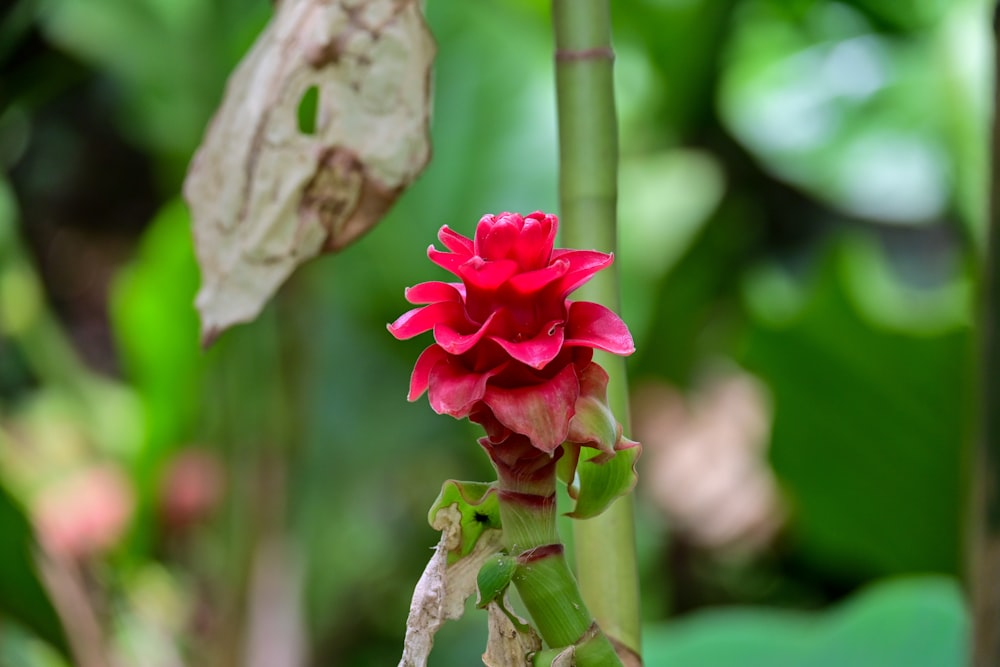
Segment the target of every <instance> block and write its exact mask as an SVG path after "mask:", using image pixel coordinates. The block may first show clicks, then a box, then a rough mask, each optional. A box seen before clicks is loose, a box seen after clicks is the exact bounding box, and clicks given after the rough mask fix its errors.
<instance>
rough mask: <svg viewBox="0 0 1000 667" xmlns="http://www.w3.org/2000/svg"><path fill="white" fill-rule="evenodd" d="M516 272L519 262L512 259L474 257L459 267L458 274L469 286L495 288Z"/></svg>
mask: <svg viewBox="0 0 1000 667" xmlns="http://www.w3.org/2000/svg"><path fill="white" fill-rule="evenodd" d="M515 273H517V262H515V261H513V260H510V259H501V260H499V261H495V262H488V261H485V260H483V259H481V258H479V257H473V258H472V259H470V260H469V261H467V262H465V263H464V264H462V266H461V267H459V269H458V275H459V276H460V277H461V278H462V280H463V281H464V282H465V284H466V285H467V286H470V287H478V288H479V289H483V290H495V289H496V288H498V287H499V286H500V285H502V284H504V283H505V282H506V281H507V280H508V279H509V278H510V277H511V276H512V275H514V274H515Z"/></svg>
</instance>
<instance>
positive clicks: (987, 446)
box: [970, 8, 1000, 667]
mask: <svg viewBox="0 0 1000 667" xmlns="http://www.w3.org/2000/svg"><path fill="white" fill-rule="evenodd" d="M996 11H997V13H996V14H995V15H994V19H993V33H994V36H995V37H996V38H997V39H1000V8H998V9H997V10H996ZM996 56H997V57H996V60H995V61H994V91H993V92H994V96H995V97H994V106H995V108H994V118H993V148H992V150H993V155H992V174H991V182H990V215H989V232H988V241H987V249H986V264H985V268H984V271H983V283H982V295H983V301H982V310H981V313H980V336H981V339H980V350H981V352H982V362H981V364H979V368H980V369H981V370H980V373H981V375H980V386H981V392H982V393H981V403H980V405H979V415H980V425H979V433H978V435H979V441H978V443H977V451H976V456H975V457H974V458H973V461H972V462H973V463H974V464H975V465H974V468H973V470H974V475H975V479H974V487H975V493H974V494H973V499H974V513H973V516H974V524H973V531H974V535H975V540H974V542H973V545H972V577H971V579H972V581H971V582H970V589H971V590H970V594H971V597H972V602H973V626H974V628H973V629H974V639H973V661H972V664H973V665H974V667H987V665H996V664H1000V663H998V661H1000V115H997V113H998V112H997V109H1000V83H998V80H1000V50H998V51H997V54H996Z"/></svg>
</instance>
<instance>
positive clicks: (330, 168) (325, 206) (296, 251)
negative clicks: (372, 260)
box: [184, 0, 435, 343]
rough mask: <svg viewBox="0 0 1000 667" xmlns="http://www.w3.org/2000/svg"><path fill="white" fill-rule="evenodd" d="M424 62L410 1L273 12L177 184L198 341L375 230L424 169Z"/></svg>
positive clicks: (331, 2)
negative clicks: (316, 260) (196, 287)
mask: <svg viewBox="0 0 1000 667" xmlns="http://www.w3.org/2000/svg"><path fill="white" fill-rule="evenodd" d="M434 52H435V45H434V41H433V39H432V38H431V35H430V32H429V31H428V29H427V26H426V23H425V22H424V18H423V14H422V11H421V7H420V3H419V2H417V0H285V1H284V2H281V3H279V4H278V7H277V10H276V13H275V16H274V18H273V19H272V21H271V23H270V24H268V26H267V28H266V29H265V30H264V32H263V33H262V34H261V36H260V37H259V38H258V40H257V42H256V43H255V44H254V46H253V48H252V49H251V50H250V52H249V53H248V54H247V55H246V57H245V58H244V59H243V61H242V62H241V63H240V64H239V66H238V67H237V68H236V70H235V71H234V72H233V74H232V76H231V77H230V79H229V83H228V85H227V87H226V95H225V98H224V99H223V101H222V105H221V107H220V108H219V110H218V111H217V112H216V115H215V118H213V120H212V123H211V125H210V127H209V129H208V131H207V132H206V135H205V138H204V141H203V143H202V145H201V147H200V148H199V149H198V152H197V154H196V155H195V157H194V160H193V161H192V163H191V167H190V170H189V172H188V176H187V179H186V181H185V183H184V194H185V197H186V199H187V201H188V203H189V205H190V207H191V211H192V215H193V218H194V235H195V241H196V245H197V254H198V261H199V264H200V266H201V271H202V285H201V290H200V291H199V293H198V297H197V302H196V303H197V306H198V310H199V311H200V313H201V319H202V336H203V340H204V341H205V342H206V343H208V342H211V340H212V339H213V338H214V337H215V336H216V335H218V334H219V333H221V332H222V331H223V330H224V329H226V328H227V327H229V326H231V325H232V324H235V323H237V322H245V321H248V320H251V319H253V318H254V317H256V315H257V314H258V313H259V312H260V310H261V308H262V307H263V305H264V304H265V303H266V302H267V300H268V298H270V296H271V295H272V294H273V293H274V292H275V290H277V288H278V287H279V286H280V285H281V283H282V282H284V280H285V279H286V278H288V276H289V275H290V274H291V273H292V271H293V270H294V269H295V268H296V267H297V266H298V265H299V264H301V263H303V262H305V261H307V260H308V259H310V258H312V257H314V256H315V255H317V254H318V253H320V252H322V251H324V250H338V249H340V248H343V247H344V246H346V245H347V244H349V243H350V242H352V241H353V240H355V239H356V238H357V237H358V236H360V235H361V234H363V233H364V232H365V231H367V230H368V229H370V228H371V227H372V226H373V225H375V223H377V222H378V220H379V219H380V218H381V217H382V216H383V214H384V213H385V212H386V211H387V210H388V208H389V207H390V206H391V205H392V203H393V202H394V201H395V200H396V198H397V197H398V196H399V195H400V193H401V192H402V191H403V190H404V189H405V188H406V186H408V185H409V184H410V183H411V182H412V181H413V180H414V179H415V178H416V176H417V175H418V174H419V173H420V171H421V170H422V169H423V168H424V166H425V165H426V164H427V161H428V159H429V157H430V138H429V123H428V117H429V108H430V68H431V63H432V61H433V58H434ZM313 89H314V90H315V94H316V95H317V112H316V117H315V127H314V128H309V127H305V128H304V129H305V130H306V131H303V129H300V125H299V113H300V108H299V107H300V104H302V103H303V100H304V99H305V97H306V96H307V94H310V93H309V91H311V90H313ZM310 120H311V119H310Z"/></svg>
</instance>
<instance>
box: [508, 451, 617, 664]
mask: <svg viewBox="0 0 1000 667" xmlns="http://www.w3.org/2000/svg"><path fill="white" fill-rule="evenodd" d="M555 485H556V480H555V471H554V468H553V473H552V475H550V476H549V477H547V478H545V479H543V480H539V482H538V483H537V484H534V485H533V487H534V488H533V489H532V490H531V492H525V491H524V490H523V485H520V488H515V489H512V488H510V487H509V486H508V485H505V484H504V480H503V476H501V480H500V487H501V488H500V491H499V494H498V495H499V501H500V503H499V504H500V521H501V523H502V524H503V534H504V547H505V548H506V549H507V551H508V552H510V554H511V555H512V556H514V557H515V558H517V569H516V571H515V573H514V577H513V582H514V585H515V586H516V587H517V591H518V593H520V595H521V600H522V602H524V606H525V607H526V608H527V609H528V613H529V614H531V618H532V620H533V621H534V622H535V627H536V628H537V629H538V632H539V634H540V635H541V636H542V639H544V640H545V642H546V643H547V644H548V645H549V646H550V647H552V648H556V649H558V648H562V647H567V646H575V647H576V653H575V655H574V663H573V664H575V665H577V666H578V667H614V666H615V665H618V666H619V667H620V665H621V662H620V661H619V660H618V656H617V655H616V654H615V649H614V647H613V646H612V645H611V642H610V641H609V640H608V638H607V636H606V635H605V634H604V633H603V632H602V631H601V629H600V627H599V626H598V625H597V624H596V622H595V621H594V620H593V617H592V616H591V615H590V612H589V611H588V610H587V606H586V604H584V601H583V598H582V597H581V596H580V591H579V589H578V588H577V585H576V580H575V579H574V578H573V573H572V572H571V571H570V568H569V564H568V563H567V562H566V557H565V556H564V555H563V545H562V543H561V542H560V541H559V533H558V531H557V530H556V504H555Z"/></svg>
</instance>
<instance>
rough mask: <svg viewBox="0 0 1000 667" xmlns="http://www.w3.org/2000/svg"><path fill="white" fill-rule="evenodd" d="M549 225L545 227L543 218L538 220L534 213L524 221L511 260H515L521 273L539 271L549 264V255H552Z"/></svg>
mask: <svg viewBox="0 0 1000 667" xmlns="http://www.w3.org/2000/svg"><path fill="white" fill-rule="evenodd" d="M546 226H548V227H549V228H551V226H552V225H551V224H549V225H546V221H545V220H544V218H542V219H539V217H537V215H536V214H535V213H533V214H531V215H529V216H528V217H527V218H525V219H524V226H523V227H522V228H521V233H520V235H519V236H518V239H517V243H516V244H515V245H514V252H513V259H515V260H516V261H517V263H518V265H519V266H520V267H521V270H522V271H531V270H532V269H539V268H542V267H544V266H545V265H546V264H548V263H549V255H551V254H552V241H551V240H549V241H548V243H547V244H546V240H548V239H547V237H548V236H549V231H550V229H546Z"/></svg>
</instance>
